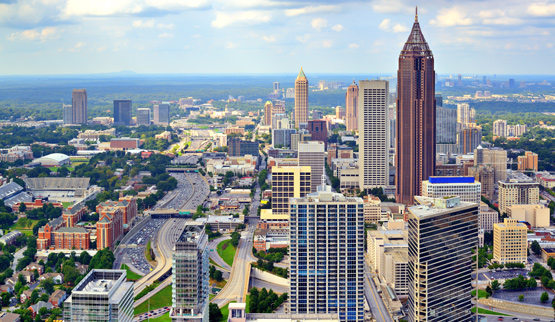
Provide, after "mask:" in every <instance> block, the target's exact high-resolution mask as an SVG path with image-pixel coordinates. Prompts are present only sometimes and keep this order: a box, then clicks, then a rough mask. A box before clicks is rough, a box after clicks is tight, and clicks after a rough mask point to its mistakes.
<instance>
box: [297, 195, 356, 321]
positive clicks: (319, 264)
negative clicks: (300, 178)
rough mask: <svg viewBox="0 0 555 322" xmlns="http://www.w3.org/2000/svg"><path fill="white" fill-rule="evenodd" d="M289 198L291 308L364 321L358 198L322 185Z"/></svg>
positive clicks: (347, 319) (342, 319) (340, 319)
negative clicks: (309, 191)
mask: <svg viewBox="0 0 555 322" xmlns="http://www.w3.org/2000/svg"><path fill="white" fill-rule="evenodd" d="M289 202H290V206H289V209H290V220H289V222H290V229H289V231H290V232H289V239H290V245H291V246H290V254H291V262H290V268H289V279H290V290H289V308H290V312H291V313H292V314H326V313H327V314H330V313H333V314H338V315H339V321H353V322H355V321H361V322H362V321H364V213H363V208H364V205H363V201H362V199H361V198H358V197H345V196H343V195H342V194H338V193H334V192H331V187H329V186H323V187H321V188H320V191H318V192H316V193H312V194H308V195H307V196H305V197H304V198H291V199H290V201H289Z"/></svg>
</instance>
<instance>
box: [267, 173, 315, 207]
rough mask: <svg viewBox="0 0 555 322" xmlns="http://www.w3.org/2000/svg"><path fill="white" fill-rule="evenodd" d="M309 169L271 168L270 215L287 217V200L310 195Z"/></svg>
mask: <svg viewBox="0 0 555 322" xmlns="http://www.w3.org/2000/svg"><path fill="white" fill-rule="evenodd" d="M310 183H311V172H310V167H308V166H305V167H279V166H274V167H272V215H289V199H290V198H302V197H304V196H306V195H307V194H309V193H310V190H311V187H310Z"/></svg>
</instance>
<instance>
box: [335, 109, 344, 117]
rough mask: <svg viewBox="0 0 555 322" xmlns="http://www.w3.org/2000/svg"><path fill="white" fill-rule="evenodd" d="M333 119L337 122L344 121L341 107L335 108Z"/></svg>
mask: <svg viewBox="0 0 555 322" xmlns="http://www.w3.org/2000/svg"><path fill="white" fill-rule="evenodd" d="M335 118H336V119H338V120H343V119H345V109H344V108H343V106H337V107H336V108H335Z"/></svg>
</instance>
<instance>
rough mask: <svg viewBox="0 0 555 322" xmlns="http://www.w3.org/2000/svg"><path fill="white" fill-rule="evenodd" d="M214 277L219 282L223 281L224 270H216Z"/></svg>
mask: <svg viewBox="0 0 555 322" xmlns="http://www.w3.org/2000/svg"><path fill="white" fill-rule="evenodd" d="M214 279H215V280H216V281H218V282H221V281H223V279H224V278H223V274H222V271H219V270H216V271H215V272H214Z"/></svg>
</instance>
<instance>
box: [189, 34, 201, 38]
mask: <svg viewBox="0 0 555 322" xmlns="http://www.w3.org/2000/svg"><path fill="white" fill-rule="evenodd" d="M191 37H193V38H200V34H194V35H192V36H191Z"/></svg>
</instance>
